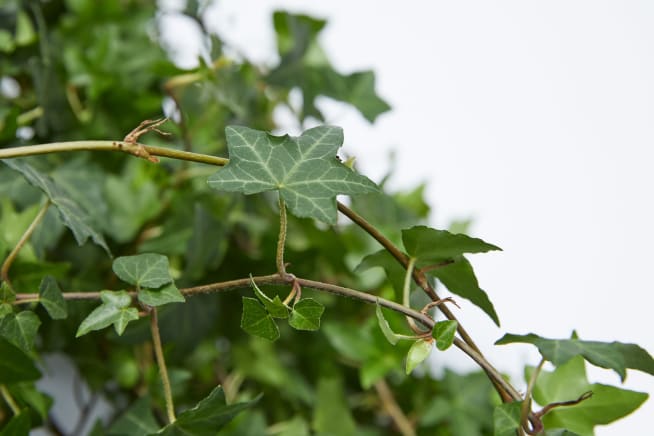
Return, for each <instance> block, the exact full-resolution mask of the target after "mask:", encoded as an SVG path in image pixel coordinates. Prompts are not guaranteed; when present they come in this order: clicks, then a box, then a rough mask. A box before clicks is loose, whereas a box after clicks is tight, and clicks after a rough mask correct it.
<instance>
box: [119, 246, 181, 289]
mask: <svg viewBox="0 0 654 436" xmlns="http://www.w3.org/2000/svg"><path fill="white" fill-rule="evenodd" d="M112 269H113V270H114V272H115V273H116V275H117V276H118V277H119V278H120V279H121V280H123V281H125V282H127V283H129V284H130V285H134V286H138V287H140V288H159V287H161V286H163V285H165V284H168V283H170V282H172V281H173V278H172V277H171V276H170V270H169V265H168V258H167V257H166V256H163V255H161V254H154V253H146V254H138V255H136V256H123V257H118V258H116V260H114V263H113V265H112Z"/></svg>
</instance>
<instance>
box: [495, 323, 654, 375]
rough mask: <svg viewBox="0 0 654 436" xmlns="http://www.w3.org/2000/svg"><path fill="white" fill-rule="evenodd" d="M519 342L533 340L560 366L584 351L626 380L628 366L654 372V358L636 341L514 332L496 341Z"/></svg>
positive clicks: (539, 348)
mask: <svg viewBox="0 0 654 436" xmlns="http://www.w3.org/2000/svg"><path fill="white" fill-rule="evenodd" d="M515 342H521V343H527V344H533V345H535V346H536V347H538V351H540V354H541V355H542V356H543V357H544V358H545V359H547V360H549V361H550V362H552V363H553V364H554V365H556V366H560V365H563V364H565V363H566V362H568V361H569V360H570V359H572V358H574V357H575V356H578V355H581V356H583V358H584V359H586V360H587V361H588V362H590V363H592V364H593V365H596V366H599V367H602V368H608V369H612V370H614V371H615V372H617V373H618V374H619V375H620V378H621V379H622V381H624V379H625V377H626V376H627V371H626V370H627V368H631V369H636V370H638V371H643V372H646V373H648V374H650V375H654V359H652V356H650V354H649V353H648V352H647V351H646V350H644V349H643V348H641V347H639V346H638V345H636V344H625V343H622V342H597V341H582V340H579V339H577V338H572V339H547V338H543V337H540V336H538V335H535V334H533V333H530V334H527V335H514V334H510V333H507V334H505V335H504V336H502V337H501V338H500V339H498V340H497V341H496V342H495V344H496V345H504V344H511V343H515Z"/></svg>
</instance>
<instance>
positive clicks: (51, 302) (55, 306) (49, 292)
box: [39, 275, 68, 319]
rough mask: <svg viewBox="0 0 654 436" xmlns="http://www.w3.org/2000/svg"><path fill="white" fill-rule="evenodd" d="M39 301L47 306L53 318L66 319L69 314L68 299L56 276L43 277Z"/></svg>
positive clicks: (46, 308)
mask: <svg viewBox="0 0 654 436" xmlns="http://www.w3.org/2000/svg"><path fill="white" fill-rule="evenodd" d="M39 303H41V304H42V305H43V307H45V310H46V311H47V312H48V315H50V317H51V318H52V319H65V318H66V317H67V316H68V308H67V305H66V300H65V299H64V296H63V295H62V294H61V289H59V285H58V284H57V281H56V280H55V278H54V277H52V276H50V275H47V276H45V277H43V280H42V281H41V285H40V286H39Z"/></svg>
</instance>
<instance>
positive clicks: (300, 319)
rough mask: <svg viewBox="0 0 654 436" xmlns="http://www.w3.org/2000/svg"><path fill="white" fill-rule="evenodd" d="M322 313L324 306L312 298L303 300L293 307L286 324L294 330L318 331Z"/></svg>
mask: <svg viewBox="0 0 654 436" xmlns="http://www.w3.org/2000/svg"><path fill="white" fill-rule="evenodd" d="M324 311H325V306H323V305H322V304H320V303H318V302H317V301H316V300H314V299H313V298H304V299H302V300H300V301H298V302H297V303H295V305H294V306H293V310H292V311H291V316H290V318H289V319H288V324H289V325H290V326H291V327H293V328H294V329H296V330H308V331H315V330H318V329H319V328H320V317H321V316H322V313H323V312H324Z"/></svg>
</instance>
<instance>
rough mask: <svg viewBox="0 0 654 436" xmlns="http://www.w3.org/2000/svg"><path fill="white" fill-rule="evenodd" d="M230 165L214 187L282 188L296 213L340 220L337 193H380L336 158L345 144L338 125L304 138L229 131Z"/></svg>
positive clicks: (255, 190)
mask: <svg viewBox="0 0 654 436" xmlns="http://www.w3.org/2000/svg"><path fill="white" fill-rule="evenodd" d="M225 134H226V136H227V147H228V149H229V157H230V159H229V164H227V166H225V168H223V169H220V170H218V172H217V173H215V174H214V175H213V176H211V177H209V181H208V183H209V186H210V187H212V188H214V189H218V190H224V191H232V192H242V193H243V194H255V193H259V192H265V191H274V190H277V191H279V194H280V196H281V198H282V200H284V203H285V204H286V205H287V206H288V209H289V210H290V211H291V212H292V213H293V214H294V215H296V216H299V217H311V218H316V219H318V220H320V221H324V222H326V223H329V224H334V223H335V222H336V195H338V194H365V193H370V192H376V191H377V186H376V185H375V184H374V183H373V182H372V181H370V180H369V179H368V178H367V177H364V176H362V175H360V174H357V173H356V172H354V171H352V170H351V169H349V168H347V167H346V166H344V165H343V164H342V163H340V162H339V161H338V160H336V159H335V157H336V151H337V150H338V148H339V147H340V146H341V145H342V144H343V131H342V129H341V128H339V127H333V126H320V127H315V128H313V129H309V130H307V131H305V132H304V133H302V135H301V136H299V137H291V136H288V135H287V136H273V135H270V134H269V133H266V132H261V131H258V130H253V129H250V128H247V127H240V126H230V127H227V128H226V129H225Z"/></svg>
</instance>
